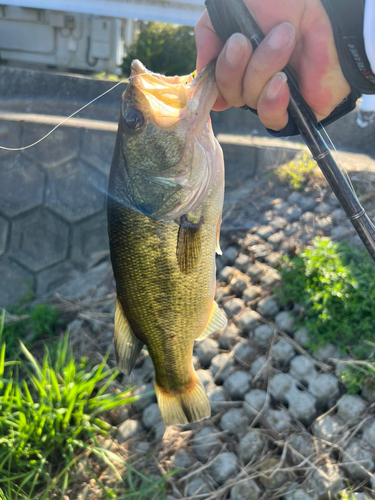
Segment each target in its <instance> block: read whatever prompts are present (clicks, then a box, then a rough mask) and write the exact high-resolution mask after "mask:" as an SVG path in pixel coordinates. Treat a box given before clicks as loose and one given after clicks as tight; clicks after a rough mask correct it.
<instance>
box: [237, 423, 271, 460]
mask: <svg viewBox="0 0 375 500" xmlns="http://www.w3.org/2000/svg"><path fill="white" fill-rule="evenodd" d="M264 443H265V439H264V437H263V435H262V434H261V433H260V432H259V431H258V430H257V429H250V430H249V431H248V432H247V433H246V434H245V436H244V437H243V438H242V439H241V440H240V446H239V450H240V457H241V458H242V460H243V462H244V463H245V464H247V463H248V462H250V460H252V461H253V462H256V461H257V460H259V458H260V456H261V454H262V451H263V449H264Z"/></svg>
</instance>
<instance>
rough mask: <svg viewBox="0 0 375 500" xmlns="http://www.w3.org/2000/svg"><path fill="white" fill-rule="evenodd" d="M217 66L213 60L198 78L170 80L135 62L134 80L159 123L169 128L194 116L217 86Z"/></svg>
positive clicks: (183, 77)
mask: <svg viewBox="0 0 375 500" xmlns="http://www.w3.org/2000/svg"><path fill="white" fill-rule="evenodd" d="M215 67H216V61H211V62H210V63H209V64H208V65H207V66H206V67H205V68H204V69H203V70H202V71H201V72H200V73H199V74H198V75H197V76H196V77H195V78H194V76H195V72H194V73H191V74H190V75H186V76H173V77H168V76H163V75H159V74H157V73H152V72H151V71H148V70H147V69H146V68H145V66H144V65H143V64H142V63H141V62H140V61H139V60H134V61H133V62H132V65H131V77H130V81H131V84H132V85H134V86H135V87H136V88H137V89H138V90H139V91H140V92H141V93H142V94H143V96H144V97H145V98H146V99H147V101H148V104H149V106H150V111H151V114H152V116H153V119H154V120H155V123H156V124H157V125H158V126H160V127H163V128H167V127H170V126H172V125H173V124H174V123H176V121H177V120H179V119H181V118H186V117H187V118H189V117H191V116H192V115H193V113H194V110H195V108H198V106H199V105H200V104H201V101H202V99H204V94H206V90H207V87H210V90H211V87H212V84H214V85H215V87H216V84H215ZM207 83H209V85H207ZM210 84H211V85H210ZM215 98H216V97H215ZM212 104H213V103H212ZM208 112H209V110H208Z"/></svg>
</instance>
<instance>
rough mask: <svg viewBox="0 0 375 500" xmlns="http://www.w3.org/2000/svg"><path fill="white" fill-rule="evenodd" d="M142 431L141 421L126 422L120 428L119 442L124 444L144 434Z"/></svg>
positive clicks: (130, 420) (118, 433)
mask: <svg viewBox="0 0 375 500" xmlns="http://www.w3.org/2000/svg"><path fill="white" fill-rule="evenodd" d="M142 430H143V429H142V426H141V424H140V422H139V420H132V419H129V420H125V422H123V423H122V424H121V425H120V426H119V428H118V432H117V441H118V442H119V444H122V443H124V442H125V441H127V440H128V439H131V438H132V437H134V436H136V435H137V434H139V433H140V432H142Z"/></svg>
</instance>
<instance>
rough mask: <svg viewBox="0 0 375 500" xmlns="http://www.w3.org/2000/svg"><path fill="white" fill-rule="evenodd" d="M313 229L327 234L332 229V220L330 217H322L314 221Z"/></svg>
mask: <svg viewBox="0 0 375 500" xmlns="http://www.w3.org/2000/svg"><path fill="white" fill-rule="evenodd" d="M315 229H317V230H318V231H323V232H325V233H327V232H328V231H330V230H331V229H332V219H331V217H323V218H321V219H317V220H316V221H315Z"/></svg>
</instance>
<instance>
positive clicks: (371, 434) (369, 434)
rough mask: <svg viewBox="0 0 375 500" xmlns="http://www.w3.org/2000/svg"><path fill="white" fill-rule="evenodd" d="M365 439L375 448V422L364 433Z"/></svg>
mask: <svg viewBox="0 0 375 500" xmlns="http://www.w3.org/2000/svg"><path fill="white" fill-rule="evenodd" d="M363 437H364V438H365V439H366V441H367V442H368V443H369V444H370V445H371V446H372V447H373V448H375V420H373V421H372V422H371V423H370V425H368V426H367V427H366V428H365V430H364V431H363Z"/></svg>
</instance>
